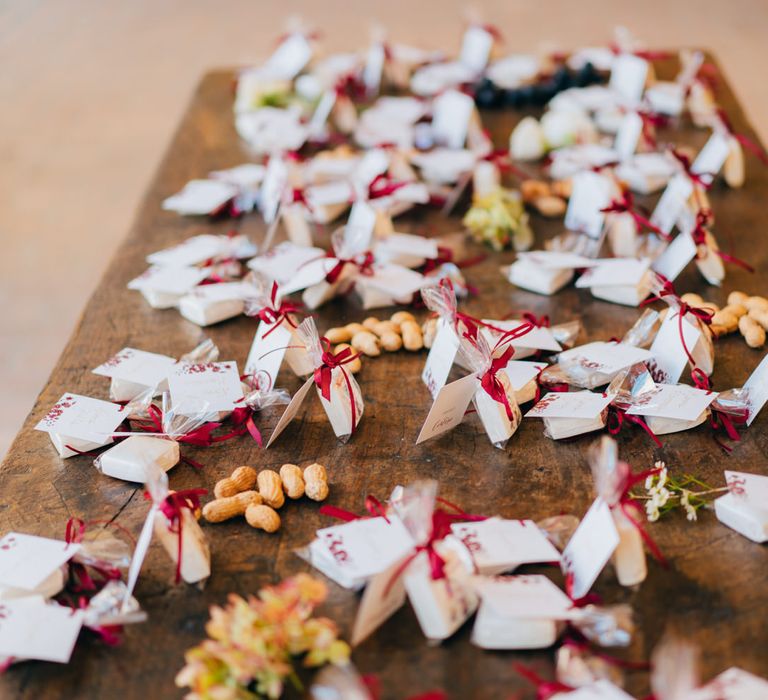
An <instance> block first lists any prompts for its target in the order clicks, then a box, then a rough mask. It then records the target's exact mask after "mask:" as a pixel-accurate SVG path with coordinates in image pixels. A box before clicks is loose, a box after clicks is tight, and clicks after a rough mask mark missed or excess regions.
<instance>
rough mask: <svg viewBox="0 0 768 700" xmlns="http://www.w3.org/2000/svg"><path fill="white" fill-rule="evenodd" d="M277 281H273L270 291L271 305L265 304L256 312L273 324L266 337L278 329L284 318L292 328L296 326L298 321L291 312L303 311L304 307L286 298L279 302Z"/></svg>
mask: <svg viewBox="0 0 768 700" xmlns="http://www.w3.org/2000/svg"><path fill="white" fill-rule="evenodd" d="M277 290H278V286H277V282H273V283H272V292H271V293H270V296H269V300H270V304H271V306H265V307H263V308H261V309H259V311H258V312H257V313H256V315H257V316H258V317H259V318H260V319H261V320H262V321H264V323H266V324H267V325H271V326H272V328H270V329H269V330H268V331H267V332H266V333H265V334H264V337H265V338H266V337H267V336H268V335H269V334H270V333H272V331H274V330H276V329H277V328H278V326H279V325H280V323H281V322H282V321H283V320H284V321H286V322H287V323H288V325H290V326H291V327H292V328H296V321H294V320H293V317H292V316H291V314H295V313H303V312H304V309H303V307H302V305H301V304H297V303H295V302H292V301H287V300H285V299H282V300H281V301H280V304H279V305H278V304H277Z"/></svg>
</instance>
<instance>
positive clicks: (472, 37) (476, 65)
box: [459, 24, 493, 73]
mask: <svg viewBox="0 0 768 700" xmlns="http://www.w3.org/2000/svg"><path fill="white" fill-rule="evenodd" d="M492 49H493V35H492V34H491V33H490V32H489V31H486V30H485V29H483V27H481V26H479V25H477V24H475V25H472V26H471V27H469V28H468V29H467V31H466V32H464V37H463V39H462V40H461V53H460V54H459V62H460V63H463V64H464V65H465V66H467V67H468V68H471V69H472V70H473V71H474V72H475V73H482V72H483V71H484V70H485V67H486V66H487V65H488V59H490V57H491V50H492Z"/></svg>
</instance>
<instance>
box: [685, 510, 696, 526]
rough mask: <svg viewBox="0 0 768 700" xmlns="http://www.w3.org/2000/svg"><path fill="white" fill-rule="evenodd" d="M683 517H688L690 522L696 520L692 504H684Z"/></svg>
mask: <svg viewBox="0 0 768 700" xmlns="http://www.w3.org/2000/svg"><path fill="white" fill-rule="evenodd" d="M685 513H686V515H685V517H686V518H688V520H690V521H691V522H693V521H694V520H696V509H695V508H694V507H693V506H686V507H685Z"/></svg>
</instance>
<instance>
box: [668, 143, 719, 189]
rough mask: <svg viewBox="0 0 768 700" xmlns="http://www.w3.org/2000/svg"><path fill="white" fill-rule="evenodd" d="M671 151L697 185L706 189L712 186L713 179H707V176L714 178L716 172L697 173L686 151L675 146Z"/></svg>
mask: <svg viewBox="0 0 768 700" xmlns="http://www.w3.org/2000/svg"><path fill="white" fill-rule="evenodd" d="M671 153H672V155H673V156H674V157H675V160H677V162H678V163H680V165H681V166H682V167H683V170H684V171H685V174H686V175H687V176H688V179H689V180H690V181H691V182H693V183H694V184H695V185H700V186H701V187H703V188H704V189H705V190H708V189H709V188H710V187H712V181H707V179H706V178H713V177H714V173H701V174H699V173H695V172H693V170H691V165H692V164H691V159H690V158H689V157H688V156H687V155H686V154H685V153H682V152H681V151H678V150H677V149H676V148H673V149H672V150H671Z"/></svg>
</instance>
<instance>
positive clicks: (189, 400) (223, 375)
mask: <svg viewBox="0 0 768 700" xmlns="http://www.w3.org/2000/svg"><path fill="white" fill-rule="evenodd" d="M168 388H169V390H170V392H171V400H172V402H173V405H174V406H180V405H183V404H188V405H189V404H194V403H202V402H207V404H208V405H207V407H206V410H207V411H210V412H217V411H231V410H232V409H233V408H235V404H236V402H237V401H238V400H239V399H241V398H242V397H243V388H242V386H241V385H240V374H239V373H238V371H237V363H236V362H207V363H195V364H192V363H187V362H183V363H180V364H178V365H176V366H175V367H174V368H173V370H172V371H171V373H170V374H169V375H168Z"/></svg>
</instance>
